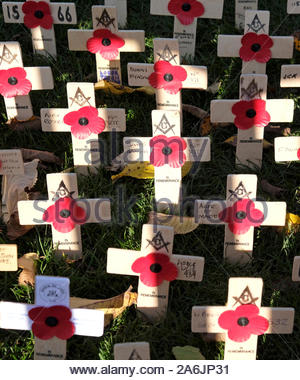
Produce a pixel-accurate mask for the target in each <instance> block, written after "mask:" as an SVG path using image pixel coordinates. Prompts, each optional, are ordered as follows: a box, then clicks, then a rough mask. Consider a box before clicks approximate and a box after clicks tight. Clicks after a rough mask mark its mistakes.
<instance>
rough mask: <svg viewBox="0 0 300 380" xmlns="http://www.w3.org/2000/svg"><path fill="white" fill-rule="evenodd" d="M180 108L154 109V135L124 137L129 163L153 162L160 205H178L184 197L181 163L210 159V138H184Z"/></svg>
mask: <svg viewBox="0 0 300 380" xmlns="http://www.w3.org/2000/svg"><path fill="white" fill-rule="evenodd" d="M180 125H181V118H180V112H179V111H164V110H155V111H152V135H153V137H152V138H150V137H125V138H124V140H123V142H124V152H125V155H124V157H125V160H126V162H127V163H132V162H149V161H150V163H151V164H152V165H154V178H155V182H154V184H155V201H156V203H157V207H158V208H166V207H168V206H170V207H172V206H173V205H175V206H178V204H179V203H180V202H181V198H182V189H181V179H182V174H181V171H182V166H183V165H184V164H185V163H186V162H207V161H210V139H209V137H185V138H181V133H180Z"/></svg>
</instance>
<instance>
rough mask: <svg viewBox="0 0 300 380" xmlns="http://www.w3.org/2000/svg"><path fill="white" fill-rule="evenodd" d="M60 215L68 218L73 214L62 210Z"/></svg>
mask: <svg viewBox="0 0 300 380" xmlns="http://www.w3.org/2000/svg"><path fill="white" fill-rule="evenodd" d="M59 215H60V216H61V217H62V218H65V219H66V218H68V217H69V216H70V215H71V212H70V211H69V210H65V209H64V210H61V211H60V213H59Z"/></svg>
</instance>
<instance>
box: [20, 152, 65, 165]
mask: <svg viewBox="0 0 300 380" xmlns="http://www.w3.org/2000/svg"><path fill="white" fill-rule="evenodd" d="M18 149H19V148H18ZM20 150H21V153H22V157H23V160H24V162H27V161H32V160H34V159H38V160H40V161H43V162H47V163H49V164H57V165H59V164H61V159H60V158H58V157H57V156H55V154H54V153H51V152H47V151H43V150H35V149H24V148H21V149H20Z"/></svg>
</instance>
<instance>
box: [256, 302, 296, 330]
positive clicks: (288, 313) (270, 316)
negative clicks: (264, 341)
mask: <svg viewBox="0 0 300 380" xmlns="http://www.w3.org/2000/svg"><path fill="white" fill-rule="evenodd" d="M259 315H261V316H262V317H265V318H267V320H268V321H269V328H268V330H267V331H266V332H265V334H291V333H292V332H293V327H294V318H295V309H293V308H291V307H278V308H272V307H262V308H261V309H260V312H259Z"/></svg>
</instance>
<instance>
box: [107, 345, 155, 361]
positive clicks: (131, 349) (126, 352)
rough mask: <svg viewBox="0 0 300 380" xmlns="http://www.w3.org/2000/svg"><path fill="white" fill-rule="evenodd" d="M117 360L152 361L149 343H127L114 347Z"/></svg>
mask: <svg viewBox="0 0 300 380" xmlns="http://www.w3.org/2000/svg"><path fill="white" fill-rule="evenodd" d="M114 359H115V360H151V358H150V344H149V343H148V342H126V343H117V344H115V345H114Z"/></svg>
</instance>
